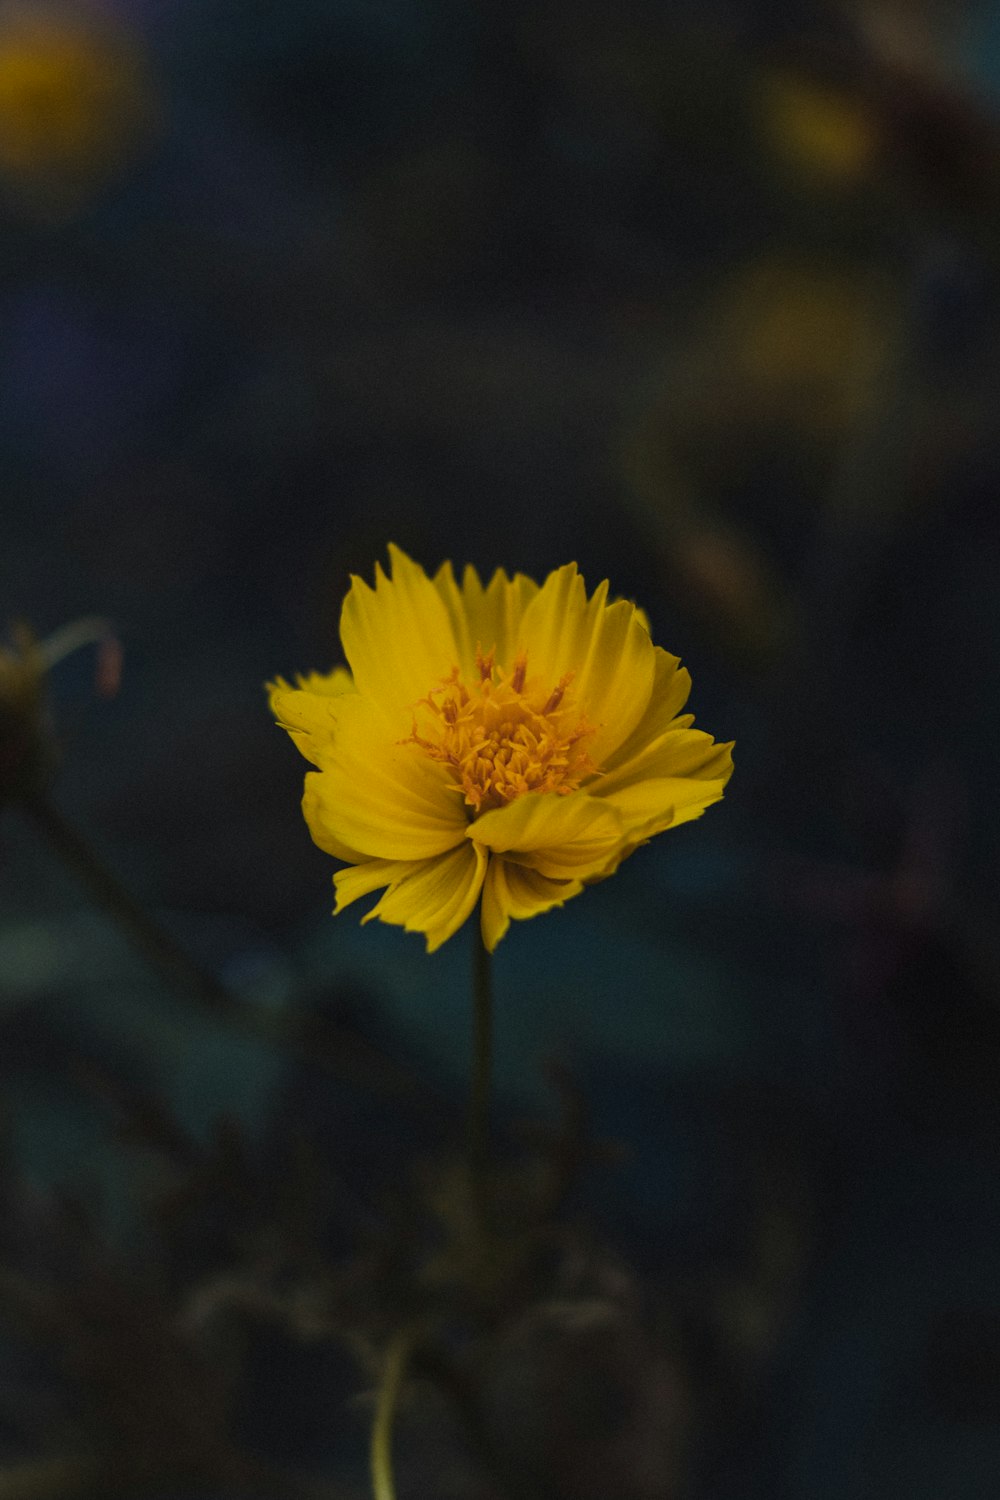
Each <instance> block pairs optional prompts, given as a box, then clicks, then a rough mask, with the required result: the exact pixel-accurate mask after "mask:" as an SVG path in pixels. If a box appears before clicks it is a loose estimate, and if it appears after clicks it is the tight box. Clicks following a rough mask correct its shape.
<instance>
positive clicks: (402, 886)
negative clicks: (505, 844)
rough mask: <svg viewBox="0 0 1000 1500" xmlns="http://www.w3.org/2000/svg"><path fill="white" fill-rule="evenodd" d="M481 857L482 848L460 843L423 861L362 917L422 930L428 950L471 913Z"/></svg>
mask: <svg viewBox="0 0 1000 1500" xmlns="http://www.w3.org/2000/svg"><path fill="white" fill-rule="evenodd" d="M486 859H487V856H486V851H485V849H482V848H480V847H479V845H477V844H473V843H464V844H463V845H462V847H461V848H460V849H453V850H452V851H451V852H450V853H449V854H442V855H439V856H438V858H437V859H428V860H424V861H423V862H422V863H421V864H419V865H417V866H415V867H414V868H413V870H412V871H411V873H409V874H407V875H404V876H403V877H402V878H401V879H399V880H397V881H394V882H393V883H392V884H391V885H390V886H389V889H388V890H387V891H386V893H385V895H384V896H383V897H382V899H381V901H379V903H378V905H377V906H375V907H373V909H372V910H371V911H370V912H368V914H367V915H366V916H365V917H363V918H362V921H363V922H370V921H371V920H372V918H373V917H378V919H379V921H381V922H389V923H391V924H392V925H393V926H396V927H405V928H406V931H407V932H422V933H423V934H424V936H425V937H426V939H427V952H428V953H433V952H434V951H435V949H436V948H440V946H441V944H442V943H445V942H447V941H448V939H449V938H450V937H451V936H453V934H454V933H456V932H457V931H458V929H459V928H460V927H461V925H462V923H463V922H464V921H466V919H467V918H468V917H469V916H470V915H471V912H472V909H473V907H474V906H475V904H476V902H477V901H478V900H479V892H480V891H481V890H482V888H483V877H484V875H485V874H486ZM341 873H345V872H341ZM338 878H339V877H338Z"/></svg>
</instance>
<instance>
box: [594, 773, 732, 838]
mask: <svg viewBox="0 0 1000 1500" xmlns="http://www.w3.org/2000/svg"><path fill="white" fill-rule="evenodd" d="M725 785H726V783H725V780H723V779H722V778H721V777H720V778H715V779H712V780H701V779H699V778H697V777H687V776H661V777H656V778H653V779H651V780H649V781H637V782H635V783H634V785H632V786H627V787H622V788H621V789H620V790H619V791H617V792H613V793H612V794H611V796H610V797H609V798H608V804H609V806H611V807H613V808H614V809H615V811H616V812H617V813H618V814H619V816H620V817H621V820H622V825H623V827H624V829H625V831H626V834H627V836H628V842H629V843H630V845H631V846H632V848H634V847H635V845H636V843H644V842H645V841H646V839H651V838H652V837H653V835H654V834H656V833H662V832H663V830H664V829H665V828H676V827H677V826H678V824H680V823H689V822H691V820H692V819H693V818H700V817H701V815H702V813H703V812H704V811H705V809H706V807H711V805H712V803H713V802H720V801H721V800H722V793H723V790H724V788H725Z"/></svg>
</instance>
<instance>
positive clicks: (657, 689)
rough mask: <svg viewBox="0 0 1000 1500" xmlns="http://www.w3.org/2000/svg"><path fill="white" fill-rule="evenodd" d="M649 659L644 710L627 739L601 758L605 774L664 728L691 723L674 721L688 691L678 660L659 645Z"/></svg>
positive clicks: (687, 675)
mask: <svg viewBox="0 0 1000 1500" xmlns="http://www.w3.org/2000/svg"><path fill="white" fill-rule="evenodd" d="M653 659H654V674H653V689H652V692H651V693H650V695H649V702H648V704H647V705H646V711H645V713H644V714H643V715H642V717H641V718H640V720H639V722H638V724H636V726H635V728H634V729H633V730H632V733H631V734H630V735H629V736H628V738H627V739H626V740H624V741H623V742H622V743H621V744H620V745H619V746H618V748H617V750H615V751H614V753H613V754H612V755H609V756H606V757H605V760H604V767H603V769H604V772H605V774H607V773H609V772H611V771H613V770H617V769H618V767H619V766H621V765H622V764H623V763H624V762H625V761H626V760H629V759H631V757H632V756H634V755H635V754H636V753H637V752H638V751H640V750H643V749H645V747H646V746H647V745H648V744H649V742H650V741H651V740H654V739H657V738H658V737H659V736H660V735H661V734H666V732H667V730H668V729H683V728H686V727H687V725H688V724H691V723H693V722H694V721H693V719H691V718H686V719H684V720H678V718H677V715H678V714H679V713H680V711H681V709H682V708H683V707H684V705H685V703H686V702H687V700H688V694H689V693H690V691H691V674H690V672H689V671H688V670H687V668H686V667H682V666H681V662H680V657H678V656H671V654H670V652H669V651H664V650H663V648H662V646H654V647H653Z"/></svg>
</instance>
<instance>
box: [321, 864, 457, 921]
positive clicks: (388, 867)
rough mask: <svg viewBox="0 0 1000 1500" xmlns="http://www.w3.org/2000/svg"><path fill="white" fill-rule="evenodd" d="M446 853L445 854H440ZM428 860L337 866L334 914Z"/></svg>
mask: <svg viewBox="0 0 1000 1500" xmlns="http://www.w3.org/2000/svg"><path fill="white" fill-rule="evenodd" d="M439 857H443V856H439ZM425 863H426V861H424V860H419V859H365V860H362V862H361V863H360V864H356V865H351V866H350V868H349V869H346V870H338V871H337V873H336V875H335V876H334V877H333V886H334V890H335V891H336V893H337V904H336V906H335V907H334V908H333V913H334V916H339V915H340V913H341V912H342V911H343V910H344V908H345V907H348V906H350V905H351V904H352V903H353V902H355V901H360V900H361V897H362V896H370V895H371V893H372V891H380V890H383V889H384V887H385V886H387V885H394V884H397V883H398V882H399V881H400V880H405V879H406V878H407V876H408V875H415V874H416V873H417V871H418V870H419V869H420V868H421V867H422V865H423V864H425Z"/></svg>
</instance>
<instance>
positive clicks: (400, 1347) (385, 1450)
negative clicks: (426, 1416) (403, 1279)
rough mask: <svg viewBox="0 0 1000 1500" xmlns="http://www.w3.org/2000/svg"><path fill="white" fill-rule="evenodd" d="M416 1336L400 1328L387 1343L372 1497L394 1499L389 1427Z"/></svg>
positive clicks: (373, 1446)
mask: <svg viewBox="0 0 1000 1500" xmlns="http://www.w3.org/2000/svg"><path fill="white" fill-rule="evenodd" d="M417 1338H418V1330H417V1329H415V1328H412V1327H410V1328H404V1329H402V1330H401V1331H400V1332H399V1333H397V1335H396V1337H395V1338H394V1339H393V1341H392V1343H391V1344H390V1345H389V1352H388V1354H387V1355H386V1358H385V1369H384V1370H383V1372H382V1381H381V1384H380V1385H379V1389H378V1397H377V1400H376V1403H375V1422H374V1425H373V1427H372V1441H371V1471H372V1490H373V1492H374V1495H375V1500H396V1483H395V1480H394V1478H393V1472H392V1429H393V1425H394V1423H395V1420H396V1410H397V1408H398V1406H399V1393H400V1391H401V1390H402V1387H403V1377H404V1375H405V1374H406V1367H407V1365H408V1363H409V1361H410V1356H411V1355H412V1353H413V1350H414V1347H415V1345H416V1342H417Z"/></svg>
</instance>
